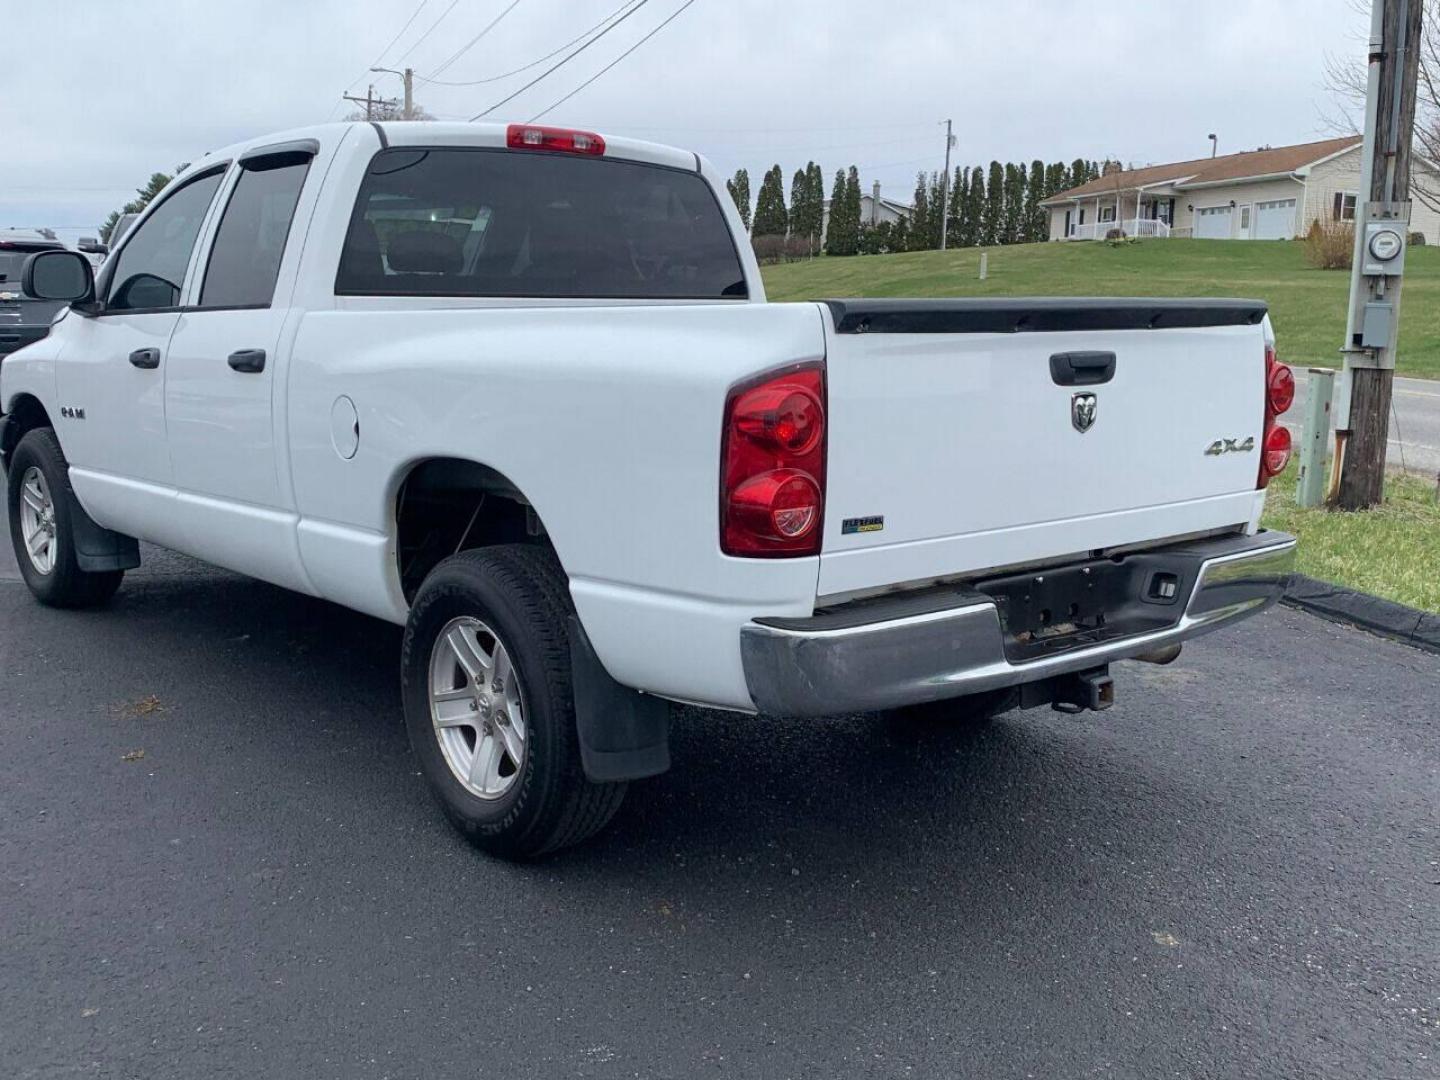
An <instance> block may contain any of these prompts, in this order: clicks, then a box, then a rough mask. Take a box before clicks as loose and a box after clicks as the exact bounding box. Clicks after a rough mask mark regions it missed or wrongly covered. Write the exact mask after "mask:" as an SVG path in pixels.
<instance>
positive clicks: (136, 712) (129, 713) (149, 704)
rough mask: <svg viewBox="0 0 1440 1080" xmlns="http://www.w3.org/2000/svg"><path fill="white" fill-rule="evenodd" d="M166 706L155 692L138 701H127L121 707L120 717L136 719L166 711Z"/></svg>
mask: <svg viewBox="0 0 1440 1080" xmlns="http://www.w3.org/2000/svg"><path fill="white" fill-rule="evenodd" d="M164 711H165V706H164V705H162V704H161V703H160V699H159V698H158V697H157V696H156V695H154V694H147V695H146V696H145V697H143V698H140V699H139V700H138V701H131V702H127V703H126V704H125V705H123V706H121V708H120V717H121V719H123V720H136V719H139V718H140V717H142V716H152V715H153V714H155V713H158V712H164Z"/></svg>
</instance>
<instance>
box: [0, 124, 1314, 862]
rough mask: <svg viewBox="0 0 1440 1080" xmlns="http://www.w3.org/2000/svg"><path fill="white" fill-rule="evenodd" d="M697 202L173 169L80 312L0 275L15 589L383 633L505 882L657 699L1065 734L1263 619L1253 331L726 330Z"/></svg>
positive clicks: (800, 314)
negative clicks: (274, 593) (31, 303)
mask: <svg viewBox="0 0 1440 1080" xmlns="http://www.w3.org/2000/svg"><path fill="white" fill-rule="evenodd" d="M723 191H724V189H723V187H722V186H721V183H720V178H719V177H718V176H717V175H716V173H715V171H714V170H713V169H712V168H711V166H710V165H708V164H707V163H706V162H705V161H704V160H703V159H701V158H699V157H697V156H696V155H695V154H693V153H689V152H687V151H682V150H676V149H671V148H668V147H663V146H656V145H653V144H650V143H644V142H637V141H631V140H628V139H618V138H614V139H611V138H602V137H601V136H599V135H596V134H592V133H588V132H581V131H571V130H565V129H555V128H547V127H536V126H527V125H512V126H509V127H506V126H503V125H496V126H489V125H478V124H445V123H433V124H426V123H411V124H364V123H361V124H349V125H334V126H326V127H317V128H313V129H307V130H303V131H296V132H289V133H286V134H283V135H277V136H274V137H271V138H265V139H257V140H254V141H251V142H247V143H244V144H241V145H238V146H233V147H229V148H227V149H224V150H221V151H218V152H216V153H212V154H209V155H207V156H206V157H204V158H203V159H202V160H200V161H199V162H197V163H196V164H195V165H193V166H191V167H190V168H189V169H187V170H186V171H185V172H184V173H183V174H182V175H180V176H178V177H177V178H176V179H175V181H174V182H173V183H172V184H171V185H170V186H169V187H168V188H167V189H166V190H165V192H164V193H163V194H162V195H161V196H160V197H159V198H157V199H156V200H155V201H154V203H153V204H152V205H151V206H150V207H149V208H148V210H147V211H146V213H145V214H144V216H143V217H142V218H141V219H140V220H139V221H138V222H136V224H135V225H134V226H133V227H132V228H131V229H130V230H129V231H128V232H127V233H126V235H125V237H124V239H123V240H122V242H121V243H120V245H119V247H118V248H117V250H116V251H115V252H114V253H113V254H112V255H111V256H110V258H109V259H108V260H107V261H106V263H105V266H104V269H103V271H102V272H101V274H100V276H99V280H98V281H95V280H93V279H92V276H91V269H90V266H89V264H88V263H87V262H86V261H85V260H84V258H83V257H82V256H80V255H78V254H76V253H73V252H65V251H49V252H42V253H39V254H36V255H33V256H31V257H30V259H29V260H28V262H27V263H26V266H25V270H24V275H23V277H24V281H23V286H24V288H25V291H26V294H27V295H29V296H31V297H33V298H35V299H42V300H52V301H54V300H59V301H64V302H66V303H67V304H68V307H67V308H66V309H65V310H64V312H63V314H62V315H61V316H60V317H59V319H58V321H57V323H56V325H55V326H54V328H53V331H52V332H51V333H50V335H49V336H48V337H46V338H45V339H43V340H42V341H39V342H38V343H36V344H33V345H30V346H28V347H27V348H24V349H22V350H20V351H18V352H16V353H15V354H13V355H11V356H8V357H7V358H6V359H5V361H4V364H3V367H0V408H3V412H4V426H3V431H0V451H3V454H4V460H5V462H6V470H7V473H8V493H9V512H10V524H11V533H12V537H13V540H14V544H15V547H16V550H17V555H18V557H19V561H20V565H21V569H22V571H23V574H24V577H25V580H26V581H27V582H28V583H29V586H30V588H31V589H32V590H33V591H34V593H35V595H36V596H37V597H38V598H39V599H40V600H41V601H42V602H45V603H49V604H53V605H63V606H81V605H85V604H92V603H98V602H102V601H105V600H106V599H108V598H109V597H110V596H111V594H113V593H114V591H115V589H116V588H117V587H118V586H119V584H120V579H121V576H122V574H123V572H124V571H125V570H126V569H128V568H130V567H134V566H136V565H138V562H139V553H138V546H137V543H136V541H137V538H138V539H142V540H146V541H150V542H153V543H155V544H158V545H161V546H163V547H166V548H172V549H175V550H177V551H181V552H186V553H188V554H191V555H194V556H197V557H198V558H201V559H204V560H206V561H207V562H210V563H215V564H218V565H220V566H223V567H228V568H230V569H232V570H235V571H238V572H240V573H242V574H247V575H251V576H253V577H255V578H260V579H262V580H264V581H268V582H272V583H274V584H276V585H280V586H283V587H285V588H288V589H293V590H295V591H297V592H301V593H307V594H309V595H312V596H319V597H324V598H326V599H328V600H332V601H334V602H336V603H338V604H343V605H346V606H348V607H350V608H353V609H355V610H357V611H361V612H366V613H368V614H370V615H374V616H377V617H379V618H381V619H386V620H390V621H391V622H394V623H399V624H404V625H405V626H406V633H405V638H404V648H403V655H402V657H401V668H402V679H403V687H404V706H405V721H406V724H407V727H408V729H409V734H410V738H411V741H412V745H413V747H414V750H415V754H416V756H417V758H418V760H419V762H420V765H421V767H422V769H423V771H424V773H425V775H426V777H427V778H428V780H429V782H430V784H431V785H432V786H433V788H434V790H435V792H436V794H437V796H438V798H439V801H440V803H441V805H442V806H443V808H444V810H445V811H446V813H447V814H448V816H449V817H450V819H451V820H452V821H453V822H454V823H455V824H456V825H457V827H458V828H460V829H461V830H462V831H463V832H464V833H465V834H466V835H467V836H468V837H470V838H471V839H472V840H473V841H475V842H476V843H477V844H479V845H480V846H482V847H484V848H486V849H487V850H490V851H492V852H496V853H499V854H502V855H506V856H510V857H527V856H534V855H538V854H541V853H544V852H546V851H550V850H553V849H555V848H558V847H560V846H563V845H565V844H569V843H574V842H576V841H578V840H581V839H583V838H585V837H586V836H589V835H590V834H592V833H594V832H595V831H596V830H598V829H599V828H600V827H601V826H603V825H604V824H605V822H606V821H607V820H608V819H609V818H610V817H611V815H612V814H613V813H614V811H615V810H616V808H617V807H618V805H619V803H620V799H621V797H622V796H623V794H624V790H625V783H626V781H629V780H633V779H636V778H639V777H643V776H648V775H653V774H655V773H657V772H660V771H662V770H664V769H665V768H667V767H668V766H669V751H668V743H667V730H668V722H669V713H670V709H669V705H668V703H669V702H670V701H679V702H692V703H699V704H703V705H706V706H711V707H716V708H721V709H728V710H733V711H735V712H736V713H761V714H766V715H770V716H783V717H807V716H824V715H830V714H835V713H841V712H846V711H862V710H882V709H898V708H908V707H915V708H925V709H927V710H928V711H929V712H931V713H934V712H935V711H936V703H938V702H945V703H946V704H947V710H948V711H949V713H950V714H951V715H952V716H953V717H955V718H956V719H963V718H964V717H966V716H976V715H982V714H989V713H993V712H995V711H997V710H999V709H1002V708H1006V707H1011V706H1014V705H1021V706H1025V707H1030V706H1034V705H1040V704H1053V705H1055V706H1056V707H1060V708H1065V709H1082V708H1087V707H1088V708H1100V707H1104V706H1105V705H1107V704H1108V703H1109V702H1110V700H1111V696H1112V694H1113V685H1112V684H1111V682H1110V679H1109V676H1108V665H1109V663H1110V662H1111V661H1114V660H1117V659H1122V658H1138V659H1144V660H1150V661H1154V662H1165V661H1167V660H1169V659H1173V657H1174V656H1175V655H1176V653H1177V652H1178V650H1179V644H1180V643H1181V642H1182V641H1184V640H1185V639H1188V638H1191V637H1194V636H1196V635H1198V634H1201V633H1205V632H1207V631H1210V630H1214V629H1216V628H1217V627H1219V626H1221V625H1224V624H1226V623H1229V622H1233V621H1234V620H1236V619H1239V618H1242V617H1244V616H1247V615H1253V614H1255V613H1256V612H1258V611H1260V610H1261V609H1263V608H1265V607H1266V606H1267V605H1269V604H1271V603H1273V602H1274V601H1275V600H1276V598H1277V597H1278V596H1279V595H1280V593H1281V592H1282V590H1283V588H1284V586H1285V584H1286V582H1287V580H1288V576H1289V571H1290V568H1291V565H1292V560H1293V553H1294V540H1293V539H1292V538H1291V537H1288V536H1285V535H1283V534H1279V533H1274V532H1266V531H1264V530H1261V529H1260V528H1259V520H1260V514H1261V509H1262V507H1263V505H1264V500H1265V485H1266V481H1267V480H1268V479H1269V478H1270V477H1271V476H1272V475H1274V474H1275V473H1276V472H1278V471H1279V470H1280V469H1281V468H1283V467H1284V465H1285V463H1286V460H1287V458H1288V456H1289V441H1288V435H1287V434H1286V431H1285V428H1284V427H1282V426H1280V425H1278V424H1277V423H1276V417H1277V415H1278V414H1279V413H1281V412H1283V411H1284V410H1285V409H1286V408H1287V407H1288V405H1289V403H1290V399H1291V396H1292V394H1293V389H1294V384H1293V379H1292V378H1291V375H1290V372H1289V370H1288V369H1287V368H1286V367H1285V366H1284V365H1283V364H1280V363H1278V362H1277V361H1276V359H1275V354H1274V349H1273V342H1272V341H1271V338H1270V331H1269V322H1268V319H1267V317H1266V309H1265V306H1264V304H1263V303H1259V302H1256V301H1249V300H1146V299H1121V300H1115V299H1105V300H1077V299H1064V300H1045V299H1034V300H1031V299H1010V300H973V299H957V300H930V301H918V300H917V301H905V300H880V301H871V300H836V301H830V302H827V303H791V304H767V303H765V302H764V301H765V293H764V286H763V285H762V283H761V279H760V275H759V273H758V270H757V267H756V264H755V261H754V259H753V257H752V255H751V251H750V247H749V245H748V243H747V242H746V236H745V230H744V228H743V226H742V225H741V222H740V219H739V216H738V214H737V213H736V211H735V208H734V207H733V206H732V205H731V203H730V201H729V200H728V199H727V198H726V197H725V196H724V194H723ZM334 676H335V677H336V678H342V677H343V675H342V673H340V672H336V673H334ZM952 699H960V700H953V701H952ZM737 722H746V723H763V721H748V720H747V721H737Z"/></svg>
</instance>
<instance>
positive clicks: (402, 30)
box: [346, 0, 430, 90]
mask: <svg viewBox="0 0 1440 1080" xmlns="http://www.w3.org/2000/svg"><path fill="white" fill-rule="evenodd" d="M429 2H430V0H420V5H419V6H418V7H417V8H416V9H415V10H414V11H412V12H411V13H410V18H408V19H406V20H405V25H404V26H402V27H400V30H399V32H397V33H396V35H395V36H394V37H393V38H391V39H390V44H388V45H386V46H385V48H383V49H381V50H380V55H379V56H377V57H376V58H375V62H374V63H372V64H371V65H370V66H371V67H374V66H375V64H378V63H380V61H381V60H384V59H385V54H386V53H388V52H389V51H390V50H391V49H393V48H394V47H395V43H396V42H397V41H399V40H400V39H401V38H402V37H404V36H405V31H406V30H409V29H410V24H411V23H413V22H414V21H415V20H416V19H418V18H419V17H420V12H422V11H424V10H425V5H426V4H428V3H429ZM364 77H365V76H364V75H361V76H360V79H363V78H364ZM360 79H356V80H355V82H359V81H360ZM354 85H355V83H351V84H350V86H348V87H346V89H347V90H348V89H350V87H353V86H354Z"/></svg>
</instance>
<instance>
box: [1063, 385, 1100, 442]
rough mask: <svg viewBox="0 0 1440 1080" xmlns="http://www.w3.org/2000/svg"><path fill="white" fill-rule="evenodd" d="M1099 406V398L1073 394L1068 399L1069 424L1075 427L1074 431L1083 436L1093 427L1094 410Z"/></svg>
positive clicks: (1091, 395) (1090, 395) (1087, 394)
mask: <svg viewBox="0 0 1440 1080" xmlns="http://www.w3.org/2000/svg"><path fill="white" fill-rule="evenodd" d="M1098 404H1099V398H1097V397H1096V396H1095V395H1094V394H1090V393H1084V394H1074V395H1072V396H1071V398H1070V423H1072V424H1074V425H1075V430H1076V431H1078V432H1080V434H1081V435H1084V434H1085V432H1087V431H1089V430H1090V429H1091V428H1092V427H1094V426H1095V408H1096V406H1097V405H1098Z"/></svg>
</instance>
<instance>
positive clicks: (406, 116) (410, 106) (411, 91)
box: [370, 67, 415, 120]
mask: <svg viewBox="0 0 1440 1080" xmlns="http://www.w3.org/2000/svg"><path fill="white" fill-rule="evenodd" d="M370 70H371V71H383V72H385V73H386V74H387V75H399V76H400V78H401V80H402V81H403V82H404V83H405V103H404V104H403V105H402V106H401V107H400V119H401V120H414V119H415V69H414V68H408V67H407V68H406V69H405V70H404V71H396V70H395V69H394V68H384V67H372V68H371V69H370Z"/></svg>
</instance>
